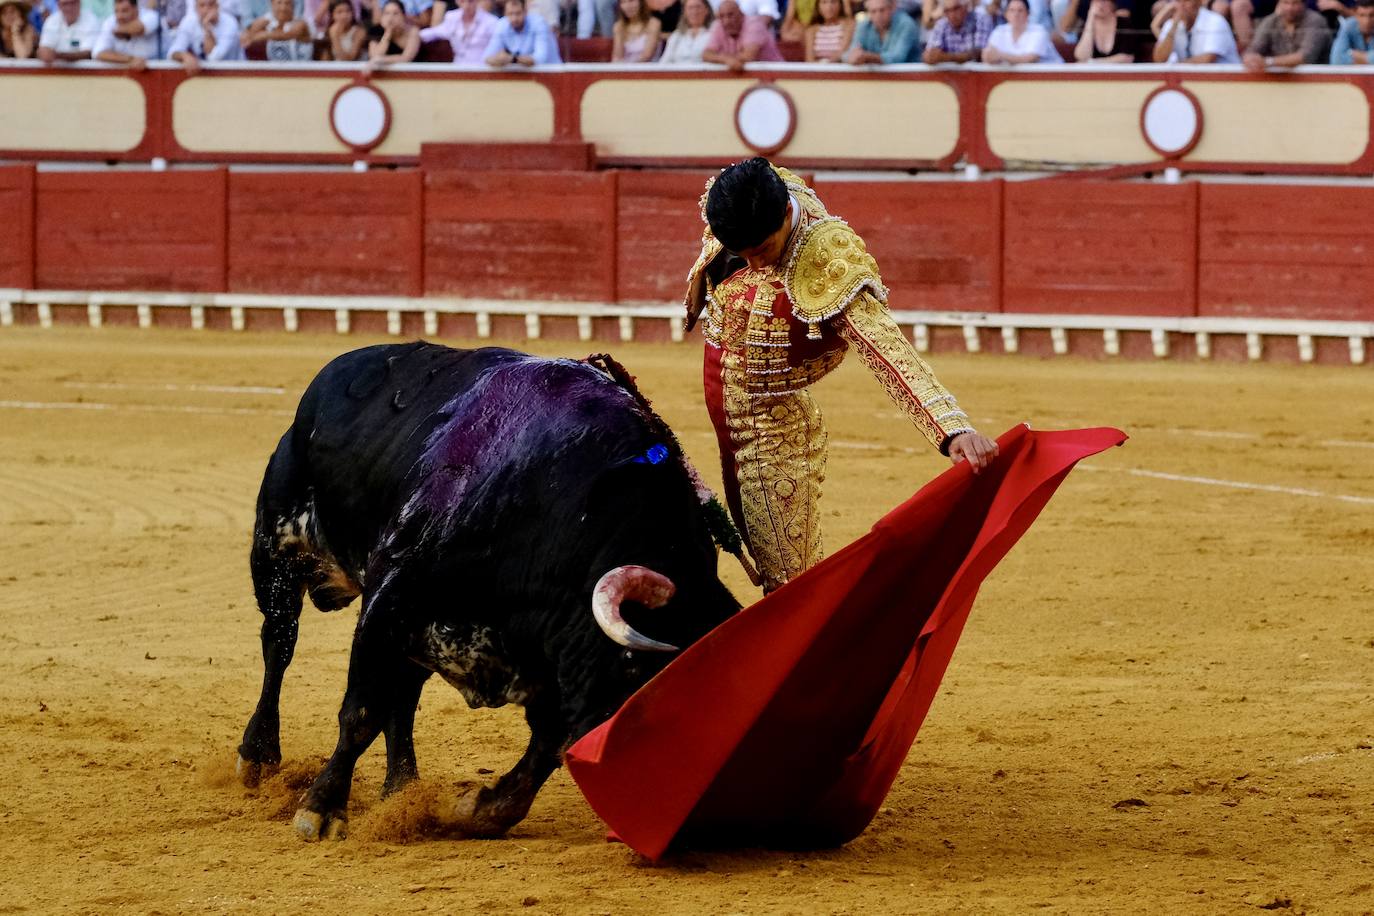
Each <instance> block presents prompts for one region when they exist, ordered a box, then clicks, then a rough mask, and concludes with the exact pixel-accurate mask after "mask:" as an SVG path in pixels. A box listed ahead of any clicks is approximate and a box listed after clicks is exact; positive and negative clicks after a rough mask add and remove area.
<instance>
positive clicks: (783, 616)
mask: <svg viewBox="0 0 1374 916" xmlns="http://www.w3.org/2000/svg"><path fill="white" fill-rule="evenodd" d="M1125 440H1126V436H1125V434H1124V433H1122V432H1121V431H1120V430H1116V429H1086V430H1069V431H1065V432H1031V431H1030V430H1029V429H1027V428H1026V427H1024V426H1018V427H1016V428H1014V429H1012V430H1011V431H1010V432H1008V433H1006V434H1005V435H1003V436H1002V438H1001V439H1000V440H998V441H999V444H1000V446H1001V455H1000V456H999V457H998V459H997V460H996V461H995V462H994V463H993V466H992V467H990V468H988V469H986V470H984V471H983V473H981V474H978V475H974V474H973V473H971V472H970V470H969V467H968V465H967V464H965V463H960V464H958V465H956V466H955V467H953V468H951V469H950V470H948V471H946V472H945V473H944V474H941V475H940V476H939V477H937V478H936V479H935V480H933V481H931V482H930V483H929V484H927V485H926V486H925V487H923V488H922V489H921V491H920V492H919V493H917V494H916V495H915V496H913V497H911V498H910V499H908V500H907V501H906V502H905V503H903V504H902V505H900V506H898V507H897V508H896V509H894V510H892V511H891V512H889V513H888V514H887V516H885V517H884V518H883V519H882V520H880V521H879V522H878V523H877V524H876V525H874V526H873V530H872V531H870V532H869V533H868V534H866V535H864V536H863V537H862V538H860V539H859V540H857V541H855V542H854V543H853V544H850V545H849V546H848V547H846V548H844V549H843V550H841V551H840V552H839V553H836V554H835V555H834V556H831V557H829V558H828V559H826V560H824V561H822V562H821V563H819V564H818V565H816V566H815V567H813V568H811V569H809V570H807V571H806V572H805V573H804V574H803V575H801V576H799V577H798V578H796V579H794V580H792V581H791V582H789V583H788V584H787V585H786V586H784V587H783V588H780V589H778V590H777V591H775V592H773V593H772V594H770V595H769V596H767V597H766V598H764V599H763V600H762V601H759V602H758V603H757V604H754V605H752V606H750V607H748V608H746V609H744V610H743V611H741V612H740V613H739V614H737V615H736V616H735V617H733V618H731V619H730V620H728V621H726V622H725V623H724V624H722V625H721V626H719V627H717V628H716V629H715V630H713V631H712V632H711V633H710V634H708V635H707V636H706V637H705V638H704V639H702V640H700V641H699V642H697V643H696V644H695V645H693V646H690V647H689V648H688V649H687V650H686V651H684V652H683V653H682V655H680V656H679V657H678V658H677V659H675V660H674V661H673V663H672V664H671V665H669V666H668V667H667V668H666V669H664V670H663V671H662V672H661V673H660V674H659V675H658V676H657V677H655V678H654V679H653V680H652V681H650V682H649V683H648V684H646V685H645V686H644V687H643V688H641V689H640V690H639V692H638V693H636V694H635V695H634V696H632V697H630V699H629V700H627V701H626V702H625V705H624V706H622V707H621V708H620V710H619V711H618V712H617V713H616V714H615V715H614V716H612V717H611V718H610V719H609V720H608V721H606V722H605V723H604V724H602V725H601V726H600V727H599V728H597V729H595V730H594V731H592V732H589V733H588V734H587V735H586V736H584V737H583V738H582V739H581V740H580V741H578V742H577V743H576V744H574V745H573V746H572V747H571V748H569V750H568V752H567V755H566V763H567V766H568V770H569V772H571V773H572V776H573V779H575V780H576V781H577V784H578V786H579V787H581V789H582V792H583V794H584V795H586V797H587V801H588V802H589V803H590V804H591V806H592V808H593V809H594V810H595V811H596V813H597V814H599V815H600V816H601V818H602V819H603V820H604V821H605V822H606V823H607V824H608V825H610V827H611V829H612V830H613V831H614V833H615V834H616V835H617V836H618V837H619V838H620V839H622V840H624V841H625V842H626V843H628V844H629V845H630V846H632V847H633V848H634V849H636V850H637V851H639V852H640V853H642V854H643V855H645V856H647V857H648V858H650V859H654V860H657V859H658V858H659V857H661V856H662V855H663V853H664V852H665V851H666V850H667V849H668V846H669V844H671V843H673V842H674V841H680V842H683V843H690V844H700V845H734V846H738V845H766V846H782V847H791V848H796V847H806V846H830V845H838V844H840V843H844V842H846V841H848V840H851V839H853V838H854V837H856V836H858V835H859V834H860V833H862V832H863V830H864V828H865V827H867V826H868V823H869V821H871V820H872V819H873V816H874V814H876V813H877V811H878V809H879V808H880V807H881V806H882V803H883V799H884V798H886V796H887V793H888V790H889V789H890V788H891V787H892V783H893V781H894V780H895V779H896V778H897V772H898V770H899V769H900V768H901V765H902V762H903V761H904V760H905V759H906V755H907V752H908V751H909V750H910V748H911V745H912V743H913V742H914V741H915V740H916V732H917V730H918V729H919V728H920V727H921V722H922V721H923V720H924V719H925V716H926V712H927V711H928V710H929V709H930V704H931V701H932V700H933V699H934V698H935V691H936V689H937V688H938V687H939V685H940V678H941V677H942V676H943V675H944V673H945V668H946V666H948V664H949V660H950V656H951V655H953V653H954V645H955V643H956V642H958V640H959V634H960V633H961V632H962V631H963V628H964V621H965V620H967V619H968V613H969V609H970V608H971V607H972V605H973V599H974V596H975V595H977V593H978V586H979V585H981V584H982V582H983V579H984V578H986V577H987V575H988V573H989V572H991V571H992V568H993V567H994V566H995V565H997V562H998V561H999V560H1001V559H1002V557H1004V556H1005V555H1006V553H1007V551H1008V550H1010V549H1011V546H1012V545H1013V544H1015V543H1016V541H1017V539H1018V538H1020V537H1021V535H1022V534H1023V533H1025V531H1026V529H1027V528H1029V527H1030V524H1031V522H1032V521H1034V520H1035V517H1036V516H1037V515H1039V513H1040V510H1041V509H1042V508H1043V507H1044V505H1045V503H1046V502H1048V501H1049V498H1050V496H1051V495H1053V493H1054V491H1055V490H1056V489H1057V488H1058V486H1059V484H1060V483H1061V482H1062V481H1063V479H1064V478H1065V477H1066V476H1067V475H1068V473H1069V471H1070V469H1072V467H1073V466H1074V464H1075V463H1076V462H1078V461H1079V460H1081V459H1083V458H1086V457H1088V456H1090V455H1095V454H1097V453H1098V452H1100V451H1103V450H1104V449H1106V448H1108V447H1110V446H1113V445H1120V444H1121V443H1122V442H1124V441H1125Z"/></svg>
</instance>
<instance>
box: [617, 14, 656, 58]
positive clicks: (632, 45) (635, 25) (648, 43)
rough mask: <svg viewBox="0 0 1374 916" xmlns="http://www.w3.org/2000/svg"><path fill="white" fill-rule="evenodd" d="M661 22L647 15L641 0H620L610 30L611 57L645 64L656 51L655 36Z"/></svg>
mask: <svg viewBox="0 0 1374 916" xmlns="http://www.w3.org/2000/svg"><path fill="white" fill-rule="evenodd" d="M662 29H663V25H662V23H660V22H659V21H658V19H656V18H655V17H653V16H650V15H649V5H648V4H647V3H645V2H644V0H620V8H619V10H618V12H617V13H616V19H615V30H614V31H613V32H612V33H611V35H612V39H613V43H612V45H611V60H613V61H616V62H617V63H624V64H647V63H648V62H649V61H651V60H653V59H654V57H655V56H656V55H657V54H658V36H659V34H660V33H661V32H662Z"/></svg>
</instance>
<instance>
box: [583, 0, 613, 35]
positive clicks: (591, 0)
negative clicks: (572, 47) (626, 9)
mask: <svg viewBox="0 0 1374 916" xmlns="http://www.w3.org/2000/svg"><path fill="white" fill-rule="evenodd" d="M615 20H616V3H615V0H577V37H578V38H591V37H592V33H593V32H597V33H599V34H600V35H601V37H602V38H610V37H611V35H612V34H614V30H615Z"/></svg>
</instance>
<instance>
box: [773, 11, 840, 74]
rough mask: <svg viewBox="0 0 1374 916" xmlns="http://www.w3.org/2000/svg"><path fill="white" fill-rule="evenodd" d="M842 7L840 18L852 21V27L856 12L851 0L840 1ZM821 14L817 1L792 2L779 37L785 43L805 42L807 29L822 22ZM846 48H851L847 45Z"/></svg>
mask: <svg viewBox="0 0 1374 916" xmlns="http://www.w3.org/2000/svg"><path fill="white" fill-rule="evenodd" d="M840 5H841V7H842V8H843V9H842V12H841V13H840V18H841V19H848V20H850V24H851V25H852V24H853V20H854V10H853V9H851V8H850V6H849V0H840ZM819 14H820V4H819V3H818V2H817V0H790V2H788V4H787V12H785V13H783V16H782V25H781V26H779V28H778V37H779V38H781V39H782V40H783V41H805V40H806V31H807V29H809V28H811V26H812V25H814V24H816V23H818V22H820V21H821V19H820V15H819ZM845 47H849V46H848V45H847V44H846V45H845ZM808 59H809V58H808Z"/></svg>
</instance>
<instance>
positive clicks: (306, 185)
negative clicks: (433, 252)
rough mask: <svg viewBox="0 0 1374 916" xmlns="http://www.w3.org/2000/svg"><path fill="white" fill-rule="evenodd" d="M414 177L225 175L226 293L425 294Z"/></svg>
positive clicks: (420, 205) (420, 208)
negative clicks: (226, 218)
mask: <svg viewBox="0 0 1374 916" xmlns="http://www.w3.org/2000/svg"><path fill="white" fill-rule="evenodd" d="M423 192H424V189H423V186H422V179H421V175H420V173H419V172H369V173H367V174H363V175H352V174H338V173H322V172H297V173H290V174H280V173H249V174H234V175H231V176H230V178H229V289H230V291H232V292H236V293H284V294H291V295H346V296H363V295H379V296H420V295H423V294H424V278H423V274H422V271H423V269H424V264H423V257H424V245H423V238H422V236H421V227H422V225H423V212H424V199H423Z"/></svg>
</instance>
